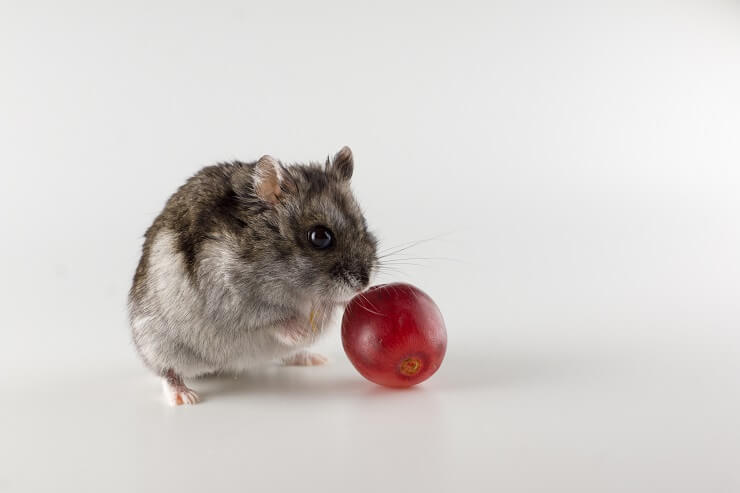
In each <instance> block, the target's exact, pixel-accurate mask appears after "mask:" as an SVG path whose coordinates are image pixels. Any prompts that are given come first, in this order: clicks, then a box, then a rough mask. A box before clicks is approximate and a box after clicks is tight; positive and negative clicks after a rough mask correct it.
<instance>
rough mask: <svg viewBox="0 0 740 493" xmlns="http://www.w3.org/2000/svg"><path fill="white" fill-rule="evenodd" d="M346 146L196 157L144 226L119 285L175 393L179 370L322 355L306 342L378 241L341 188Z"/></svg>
mask: <svg viewBox="0 0 740 493" xmlns="http://www.w3.org/2000/svg"><path fill="white" fill-rule="evenodd" d="M353 168H354V163H353V157H352V151H351V150H350V149H349V148H348V147H344V148H342V149H341V150H340V151H339V152H338V153H337V154H336V155H335V156H334V158H333V159H327V160H326V163H325V164H323V165H322V164H318V163H309V164H294V165H284V164H282V163H281V162H279V161H277V160H276V159H275V158H273V157H271V156H263V157H262V158H260V159H259V160H258V161H256V162H251V163H242V162H233V163H228V164H218V165H215V166H208V167H206V168H203V169H202V170H201V171H199V172H198V173H197V174H195V175H194V176H193V177H191V178H190V179H189V180H187V182H186V183H185V184H184V185H182V186H181V187H180V188H179V189H178V190H177V192H175V194H173V195H172V196H171V197H170V199H169V200H168V201H167V204H166V205H165V208H164V210H163V211H162V212H161V213H160V214H159V216H157V218H156V219H155V220H154V223H153V224H152V225H151V226H150V227H149V229H148V230H147V231H146V234H145V241H144V246H143V249H142V250H143V251H142V255H141V260H140V261H139V265H138V267H137V269H136V274H135V275H134V280H133V286H132V287H131V291H130V293H129V317H130V322H131V328H132V333H133V340H134V344H135V346H136V348H137V350H138V352H139V354H140V356H141V357H142V359H143V360H144V362H145V363H146V365H147V366H148V367H149V368H150V369H151V370H153V371H154V372H156V374H157V375H159V376H161V377H162V379H163V383H164V389H165V394H166V396H167V397H168V399H169V400H170V402H171V403H173V404H193V403H196V402H198V400H199V398H198V395H197V394H196V393H195V392H193V391H192V390H190V389H189V388H188V387H187V386H186V385H185V383H184V382H183V378H187V377H196V376H198V375H204V374H209V373H218V372H239V371H242V370H244V369H245V368H247V367H249V366H252V365H254V364H256V363H260V362H267V361H274V360H278V361H282V362H283V363H285V364H298V365H310V364H320V363H322V362H324V361H326V360H325V358H323V357H322V356H320V355H317V354H313V353H310V352H308V351H307V350H306V348H307V347H308V346H309V345H311V344H312V343H314V342H315V341H316V340H317V338H318V337H319V336H320V335H321V333H322V331H323V330H324V328H325V327H326V326H327V324H328V323H329V321H330V319H331V316H332V312H333V311H334V309H335V308H337V307H338V306H341V305H342V304H345V303H346V302H347V301H349V300H350V299H351V298H352V297H353V296H354V295H355V294H357V293H358V292H360V291H362V290H363V289H365V288H366V287H367V286H368V284H369V282H370V279H371V277H372V275H373V273H374V271H375V270H376V267H377V262H378V259H377V240H376V238H375V236H374V235H373V234H372V233H371V232H369V231H368V228H367V222H366V221H365V217H364V215H363V213H362V211H361V209H360V207H359V206H358V204H357V201H356V200H355V197H354V195H353V194H352V191H351V190H350V186H349V184H350V178H351V177H352V171H353Z"/></svg>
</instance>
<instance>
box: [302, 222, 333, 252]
mask: <svg viewBox="0 0 740 493" xmlns="http://www.w3.org/2000/svg"><path fill="white" fill-rule="evenodd" d="M308 241H310V242H311V244H312V245H313V246H314V247H315V248H318V249H319V250H324V249H326V248H329V247H330V246H331V244H332V243H333V242H334V235H333V234H332V232H331V230H329V228H326V227H324V226H314V227H313V228H311V229H309V230H308Z"/></svg>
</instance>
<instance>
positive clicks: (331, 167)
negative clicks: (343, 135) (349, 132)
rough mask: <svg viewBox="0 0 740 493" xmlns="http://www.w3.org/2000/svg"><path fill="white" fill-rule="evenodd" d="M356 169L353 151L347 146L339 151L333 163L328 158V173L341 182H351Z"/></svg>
mask: <svg viewBox="0 0 740 493" xmlns="http://www.w3.org/2000/svg"><path fill="white" fill-rule="evenodd" d="M354 168H355V163H354V159H353V158H352V149H350V148H349V147H347V146H344V147H342V148H341V149H339V152H337V153H336V154H335V155H334V159H332V160H331V161H330V160H329V158H326V171H327V173H332V174H333V175H334V176H336V177H337V178H338V179H339V180H341V181H349V179H350V178H352V171H353V170H354Z"/></svg>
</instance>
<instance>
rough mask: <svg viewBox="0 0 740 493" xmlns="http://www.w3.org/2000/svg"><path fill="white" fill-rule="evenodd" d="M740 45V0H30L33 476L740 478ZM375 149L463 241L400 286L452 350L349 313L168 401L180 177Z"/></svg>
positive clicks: (22, 341) (419, 252)
mask: <svg viewBox="0 0 740 493" xmlns="http://www.w3.org/2000/svg"><path fill="white" fill-rule="evenodd" d="M216 4H217V5H216ZM739 62H740V7H738V5H737V3H735V2H711V1H696V2H658V1H641V2H616V1H614V2H575V1H566V2H552V3H547V2H544V1H541V2H515V1H510V2H485V3H481V4H475V3H472V2H466V1H460V2H454V4H450V5H447V6H444V5H439V4H431V3H429V2H423V3H422V2H418V3H405V4H403V5H399V4H397V3H395V2H394V3H373V4H372V5H369V4H368V5H367V6H356V5H354V6H353V5H350V4H349V3H347V2H336V3H330V2H321V1H320V2H309V3H298V2H296V3H295V4H288V3H284V2H260V4H259V5H258V6H251V5H248V4H247V3H246V2H209V5H208V6H205V4H203V5H196V4H187V3H186V2H172V3H169V4H168V3H164V2H139V3H137V2H125V3H119V4H118V5H117V6H111V5H107V6H104V5H102V4H100V3H93V2H90V3H89V4H87V5H85V4H82V3H71V2H67V3H66V4H65V5H62V4H61V3H57V2H7V1H6V2H4V3H2V4H1V5H0V67H1V68H2V77H0V108H1V110H0V166H2V177H1V178H0V219H2V225H3V226H2V236H1V241H0V258H2V259H3V268H2V280H3V282H2V283H0V303H2V307H1V308H2V313H3V318H2V321H1V322H0V324H1V325H0V328H1V330H2V336H3V340H2V342H1V343H0V392H1V393H2V394H1V395H2V407H0V491H3V492H5V491H8V492H27V491H33V492H36V491H71V492H79V491H96V492H97V491H126V492H130V491H155V490H159V491H161V490H165V491H170V490H173V491H175V490H177V491H203V490H206V489H211V488H214V487H215V488H216V489H230V490H234V489H237V488H238V489H243V490H247V489H248V490H251V491H260V492H263V491H290V490H292V489H300V490H302V491H406V490H414V491H458V490H468V491H506V492H519V491H521V492H525V491H526V492H532V491H547V492H553V491H557V492H566V493H577V492H589V493H591V492H594V491H598V492H611V491H614V492H616V491H619V492H630V493H635V492H646V493H648V492H649V493H654V492H658V491H670V492H672V493H673V492H697V491H702V492H735V491H738V490H740V472H739V471H740V392H739V391H740V382H739V378H740V357H739V356H740V335H739V334H738V327H739V326H740V305H739V304H738V296H739V295H740V265H739V264H738V260H737V258H738V252H740V221H738V212H740V194H739V193H738V190H740V165H738V163H740V148H738V138H737V131H738V128H740V91H738V90H737V88H738V87H740V63H739ZM344 144H348V145H350V146H352V148H353V150H354V153H355V157H356V164H357V167H356V175H355V177H354V179H353V181H354V186H355V189H356V191H357V194H358V196H359V197H360V200H361V202H362V203H363V204H364V206H365V208H366V211H367V216H368V220H369V222H370V223H371V225H373V226H374V227H375V229H376V230H377V231H378V233H379V235H380V236H381V238H382V239H383V240H384V243H385V245H386V246H391V245H395V244H399V243H402V242H404V241H409V240H416V239H420V238H427V237H432V236H435V235H438V234H443V235H442V236H441V237H439V238H438V239H436V240H434V241H430V242H428V243H425V244H422V245H418V246H417V247H416V248H414V249H412V250H409V251H408V252H407V253H408V257H427V259H425V260H409V262H410V263H411V262H413V263H420V264H421V265H420V266H417V265H402V266H400V267H401V268H402V270H403V273H400V274H399V276H398V277H397V278H398V279H405V280H408V281H410V282H413V283H414V284H416V285H418V286H420V287H421V288H423V289H424V290H425V291H427V292H428V293H429V294H430V295H432V296H433V297H434V299H435V300H436V301H437V302H438V304H439V305H440V307H441V309H442V312H443V313H444V315H445V317H446V320H447V324H448V329H449V353H448V357H447V359H446V361H445V363H444V365H443V367H442V369H441V370H440V371H439V373H438V374H437V375H436V376H435V377H433V378H432V379H431V380H430V381H429V382H427V383H426V384H424V385H423V386H421V387H419V388H418V389H413V390H411V391H408V392H394V391H387V390H383V389H380V388H376V387H374V386H372V385H371V384H369V383H367V382H365V381H363V380H362V379H361V377H360V376H359V375H358V374H357V373H355V372H354V370H353V369H352V368H351V367H350V366H349V364H348V363H347V361H346V359H345V358H344V356H343V354H342V353H341V349H340V345H339V337H338V334H337V333H336V332H335V333H334V334H333V335H332V336H330V337H329V338H328V339H327V340H326V341H325V342H324V349H325V350H326V351H327V352H328V353H329V354H330V355H331V356H332V358H333V363H332V365H330V366H328V367H326V368H307V369H300V368H290V369H283V368H269V369H264V370H258V371H255V372H252V373H250V374H248V375H245V376H242V377H241V378H240V379H238V380H236V381H235V380H230V379H228V378H226V379H214V380H207V381H203V382H194V383H193V386H194V387H195V388H196V389H198V390H201V391H202V392H203V397H204V398H205V401H204V402H203V403H202V404H199V405H197V406H195V407H192V408H177V409H171V408H168V407H166V406H164V405H163V403H162V398H161V395H160V386H159V384H158V382H157V381H156V380H155V379H154V378H153V377H151V376H150V375H148V374H147V373H146V371H145V370H144V369H143V367H142V366H141V365H140V363H139V362H138V361H137V359H136V356H135V354H134V351H133V349H132V347H131V344H130V342H129V340H128V328H127V326H126V320H125V297H126V291H127V289H128V287H129V283H130V279H131V276H132V274H133V270H134V267H135V264H136V261H137V260H138V255H139V248H140V245H141V234H142V233H143V231H144V229H145V228H146V227H147V226H148V225H149V223H150V222H151V220H152V219H153V217H154V216H155V215H156V213H157V212H158V211H159V210H160V209H161V207H162V205H163V203H164V200H165V199H166V198H167V195H168V194H169V193H171V192H172V191H173V190H174V189H175V188H176V187H177V186H178V185H179V184H180V183H181V182H182V181H183V180H184V179H185V178H186V177H187V176H188V175H190V174H192V173H193V172H195V171H196V170H197V169H198V168H200V167H201V166H203V165H205V164H209V163H211V162H214V161H218V160H228V159H234V158H240V159H245V160H247V159H254V158H256V157H258V156H260V155H262V154H264V153H268V152H269V153H271V154H273V155H275V156H277V157H279V158H281V159H284V160H287V161H290V160H306V159H321V158H322V157H324V156H326V155H327V154H329V153H333V152H336V150H337V149H339V148H340V147H341V146H342V145H344ZM441 257H444V258H446V259H451V260H445V259H442V258H441ZM394 278H396V277H394ZM389 279H390V278H388V277H386V278H383V279H381V280H389Z"/></svg>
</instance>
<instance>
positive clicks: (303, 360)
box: [282, 351, 329, 366]
mask: <svg viewBox="0 0 740 493" xmlns="http://www.w3.org/2000/svg"><path fill="white" fill-rule="evenodd" d="M328 361H329V359H328V358H327V357H326V356H324V355H323V354H318V353H312V352H311V351H300V352H297V353H295V354H293V355H291V356H288V357H287V358H283V359H282V363H283V365H285V366H318V365H325V364H326V363H327V362H328Z"/></svg>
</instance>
